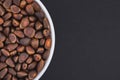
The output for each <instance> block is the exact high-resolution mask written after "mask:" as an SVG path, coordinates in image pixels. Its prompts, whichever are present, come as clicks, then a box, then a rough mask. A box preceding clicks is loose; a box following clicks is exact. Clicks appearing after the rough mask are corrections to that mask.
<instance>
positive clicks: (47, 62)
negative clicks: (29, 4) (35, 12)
mask: <svg viewBox="0 0 120 80" xmlns="http://www.w3.org/2000/svg"><path fill="white" fill-rule="evenodd" d="M35 1H36V2H37V3H38V4H39V5H40V7H41V9H42V10H43V12H44V13H45V15H46V17H47V19H48V21H49V24H50V29H51V39H52V44H51V49H50V55H49V57H48V59H47V61H46V63H45V66H44V67H43V69H42V71H41V72H40V73H39V74H38V75H37V76H36V78H35V79H34V80H39V79H40V78H41V77H42V75H43V74H44V73H45V72H46V70H47V68H48V66H49V65H50V62H51V60H52V57H53V54H54V49H55V30H54V25H53V21H52V18H51V16H50V14H49V12H48V10H47V9H46V7H45V6H44V4H43V3H42V2H41V1H40V0H35Z"/></svg>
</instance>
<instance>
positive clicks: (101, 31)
mask: <svg viewBox="0 0 120 80" xmlns="http://www.w3.org/2000/svg"><path fill="white" fill-rule="evenodd" d="M42 2H43V3H44V4H45V6H46V7H47V9H48V10H49V12H50V14H51V16H52V18H53V22H54V25H55V31H56V49H55V55H54V57H53V60H52V63H51V64H50V66H49V68H48V69H47V72H46V73H45V74H44V76H43V77H42V78H41V80H120V1H116V0H42Z"/></svg>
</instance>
